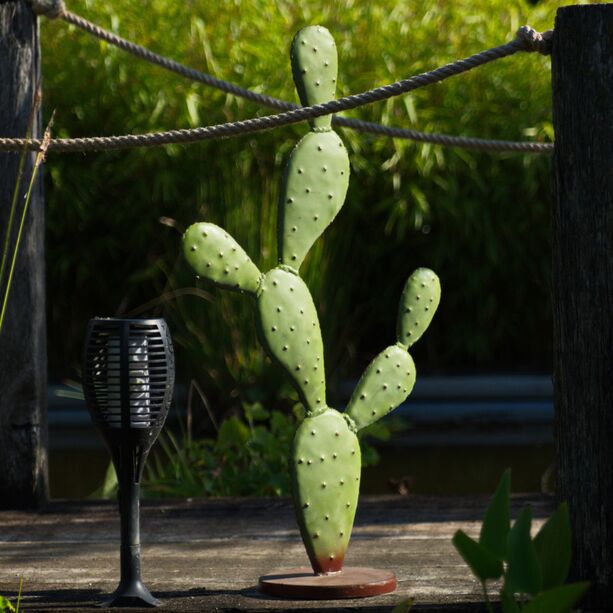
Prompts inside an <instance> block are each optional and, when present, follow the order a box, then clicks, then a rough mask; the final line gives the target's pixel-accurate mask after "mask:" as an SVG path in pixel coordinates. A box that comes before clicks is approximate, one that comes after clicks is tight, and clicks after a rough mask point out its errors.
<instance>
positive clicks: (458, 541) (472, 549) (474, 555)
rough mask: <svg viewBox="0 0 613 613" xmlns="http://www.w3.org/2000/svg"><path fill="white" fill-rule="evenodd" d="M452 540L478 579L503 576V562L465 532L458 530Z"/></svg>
mask: <svg viewBox="0 0 613 613" xmlns="http://www.w3.org/2000/svg"><path fill="white" fill-rule="evenodd" d="M452 542H453V545H454V547H455V548H456V549H457V550H458V553H459V554H460V555H461V556H462V558H464V561H465V562H466V564H468V566H470V569H471V570H472V571H473V573H474V574H475V576H476V577H477V578H478V579H480V580H481V581H485V580H486V579H498V578H499V577H501V576H502V571H503V568H502V562H501V561H500V560H497V559H496V558H495V557H494V556H493V555H492V554H491V553H490V552H489V551H488V550H487V549H485V548H484V547H482V546H481V545H480V544H479V543H477V541H475V540H474V539H472V538H470V536H468V535H467V534H466V533H465V532H463V531H462V530H458V531H457V532H456V533H455V535H454V537H453V541H452Z"/></svg>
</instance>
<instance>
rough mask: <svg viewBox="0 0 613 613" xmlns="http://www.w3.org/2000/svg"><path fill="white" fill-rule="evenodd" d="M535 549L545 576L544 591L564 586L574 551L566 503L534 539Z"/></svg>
mask: <svg viewBox="0 0 613 613" xmlns="http://www.w3.org/2000/svg"><path fill="white" fill-rule="evenodd" d="M534 547H535V548H536V555H537V557H538V560H539V562H540V565H541V572H542V574H543V585H542V589H544V590H548V589H550V588H553V587H557V586H559V585H562V584H563V583H564V582H565V581H566V578H567V577H568V571H569V569H570V558H571V551H572V545H571V534H570V517H569V514H568V505H567V504H566V503H565V502H563V503H562V504H561V505H560V506H559V507H558V509H557V511H556V512H555V513H554V514H553V515H552V516H551V517H550V518H549V519H548V520H547V521H546V522H545V523H544V524H543V527H542V528H541V529H540V530H539V533H538V534H537V535H536V537H535V539H534Z"/></svg>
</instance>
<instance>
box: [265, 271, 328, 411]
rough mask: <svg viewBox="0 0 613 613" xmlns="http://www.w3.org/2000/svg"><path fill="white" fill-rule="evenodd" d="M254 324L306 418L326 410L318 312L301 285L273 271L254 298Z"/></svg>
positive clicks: (284, 273)
mask: <svg viewBox="0 0 613 613" xmlns="http://www.w3.org/2000/svg"><path fill="white" fill-rule="evenodd" d="M256 314H257V324H258V332H259V336H260V340H261V342H262V345H263V346H264V348H265V349H266V351H267V353H268V354H269V355H270V356H271V358H272V359H273V360H274V361H275V362H276V363H277V364H279V365H280V366H282V367H283V369H284V370H285V371H286V373H287V375H288V376H289V379H290V381H291V383H292V385H293V386H294V388H295V389H296V390H297V391H298V394H299V396H300V400H301V401H302V403H303V404H304V406H305V408H306V411H307V414H315V413H318V412H321V411H322V410H324V408H325V406H326V382H325V369H324V352H323V342H322V339H321V330H320V328H319V318H318V317H317V310H316V309H315V305H314V304H313V299H312V297H311V294H310V292H309V290H308V288H307V286H306V285H305V283H304V281H303V280H302V279H301V278H300V277H299V276H298V275H296V274H295V273H292V272H289V271H287V270H284V269H282V268H273V269H272V270H271V271H269V272H268V273H266V275H264V278H263V279H262V283H261V286H260V289H259V291H258V294H257V307H256Z"/></svg>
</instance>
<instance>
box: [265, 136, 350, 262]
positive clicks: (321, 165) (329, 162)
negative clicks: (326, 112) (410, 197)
mask: <svg viewBox="0 0 613 613" xmlns="http://www.w3.org/2000/svg"><path fill="white" fill-rule="evenodd" d="M348 186H349V157H348V155H347V150H346V149H345V146H344V145H343V142H342V141H341V139H340V138H339V137H338V135H337V134H336V132H333V131H330V132H310V133H309V134H307V135H306V136H304V138H303V139H302V140H301V141H300V142H299V143H298V145H297V146H296V147H295V149H294V151H293V152H292V155H291V156H290V159H289V161H288V163H287V166H286V167H285V174H284V178H283V185H282V187H281V196H280V202H279V225H278V230H277V231H278V240H279V260H280V261H281V262H282V263H283V264H287V265H289V266H292V267H293V268H296V269H298V268H299V267H300V265H301V264H302V261H303V260H304V258H305V256H306V254H307V252H308V251H309V249H310V248H311V246H312V245H313V243H314V242H315V241H316V240H317V238H319V236H320V235H321V234H322V233H323V231H324V230H325V229H326V228H327V227H328V226H329V225H330V223H332V220H333V219H334V218H335V217H336V215H337V213H338V212H339V210H340V209H341V207H342V206H343V202H344V201H345V195H346V194H347V187H348Z"/></svg>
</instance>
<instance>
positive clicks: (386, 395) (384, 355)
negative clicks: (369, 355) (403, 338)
mask: <svg viewBox="0 0 613 613" xmlns="http://www.w3.org/2000/svg"><path fill="white" fill-rule="evenodd" d="M414 385H415V364H414V363H413V358H411V356H410V355H409V353H408V352H407V351H406V349H404V348H403V347H399V346H398V345H392V346H391V347H388V348H387V349H384V350H383V351H382V352H381V353H380V354H379V355H378V356H377V357H376V358H375V359H374V360H373V361H372V362H371V363H370V364H369V365H368V368H367V369H366V370H365V371H364V374H363V375H362V377H361V378H360V380H359V382H358V385H357V386H356V388H355V390H354V392H353V395H352V396H351V399H350V400H349V404H348V405H347V415H349V417H351V418H352V419H353V421H354V422H355V425H356V427H357V428H358V430H361V429H362V428H365V427H366V426H368V425H370V424H372V423H373V422H375V421H377V420H378V419H381V418H382V417H383V416H384V415H387V414H388V413H389V412H390V411H393V410H394V409H395V408H396V407H397V406H398V405H399V404H400V403H402V402H404V400H406V398H407V396H408V395H409V394H410V393H411V390H412V389H413V386H414Z"/></svg>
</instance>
